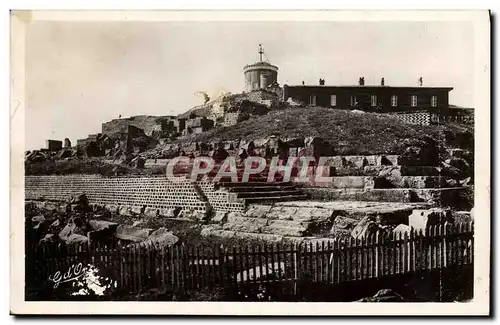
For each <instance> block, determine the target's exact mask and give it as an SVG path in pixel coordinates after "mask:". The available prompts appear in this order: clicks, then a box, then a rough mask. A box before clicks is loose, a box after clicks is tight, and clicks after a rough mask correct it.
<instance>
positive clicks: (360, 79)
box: [359, 77, 365, 86]
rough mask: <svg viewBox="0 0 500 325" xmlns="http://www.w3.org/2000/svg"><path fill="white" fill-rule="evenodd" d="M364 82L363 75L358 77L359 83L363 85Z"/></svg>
mask: <svg viewBox="0 0 500 325" xmlns="http://www.w3.org/2000/svg"><path fill="white" fill-rule="evenodd" d="M364 84H365V77H359V85H360V86H364Z"/></svg>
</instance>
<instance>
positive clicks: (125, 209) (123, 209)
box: [118, 205, 133, 217]
mask: <svg viewBox="0 0 500 325" xmlns="http://www.w3.org/2000/svg"><path fill="white" fill-rule="evenodd" d="M118 214H119V215H122V216H127V217H131V216H133V212H132V208H131V207H130V206H128V205H121V206H120V208H119V209H118Z"/></svg>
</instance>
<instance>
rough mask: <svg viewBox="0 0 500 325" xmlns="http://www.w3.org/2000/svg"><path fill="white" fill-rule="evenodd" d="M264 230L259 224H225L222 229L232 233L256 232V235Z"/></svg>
mask: <svg viewBox="0 0 500 325" xmlns="http://www.w3.org/2000/svg"><path fill="white" fill-rule="evenodd" d="M261 228H262V225H259V224H251V223H232V222H231V223H229V222H227V223H225V224H224V225H223V226H222V229H224V230H230V231H238V232H254V233H260V229H261Z"/></svg>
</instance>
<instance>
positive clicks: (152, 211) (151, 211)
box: [144, 207, 159, 217]
mask: <svg viewBox="0 0 500 325" xmlns="http://www.w3.org/2000/svg"><path fill="white" fill-rule="evenodd" d="M144 215H145V216H147V217H157V216H159V210H158V209H156V208H151V207H146V208H145V209H144Z"/></svg>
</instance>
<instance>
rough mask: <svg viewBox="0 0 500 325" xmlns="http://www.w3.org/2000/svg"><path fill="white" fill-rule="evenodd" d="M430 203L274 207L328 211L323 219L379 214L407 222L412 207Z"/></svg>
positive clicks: (313, 203)
mask: <svg viewBox="0 0 500 325" xmlns="http://www.w3.org/2000/svg"><path fill="white" fill-rule="evenodd" d="M430 206H431V204H429V203H427V202H418V203H402V202H369V201H329V202H322V201H298V202H293V201H292V202H277V203H275V204H274V209H277V208H278V207H282V208H288V209H291V208H296V209H297V208H299V209H303V208H304V207H306V208H308V209H311V208H315V209H317V210H320V211H321V210H324V211H329V214H330V215H331V216H332V218H323V220H325V221H326V220H328V219H329V220H332V221H333V220H334V219H335V218H336V217H337V216H344V217H348V218H351V219H356V220H361V219H362V218H364V217H365V216H367V215H373V216H380V217H381V218H382V219H383V220H384V221H386V222H388V223H393V221H397V222H398V223H405V224H407V223H408V216H409V215H410V214H411V213H412V212H413V210H414V209H426V208H429V207H430Z"/></svg>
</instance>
